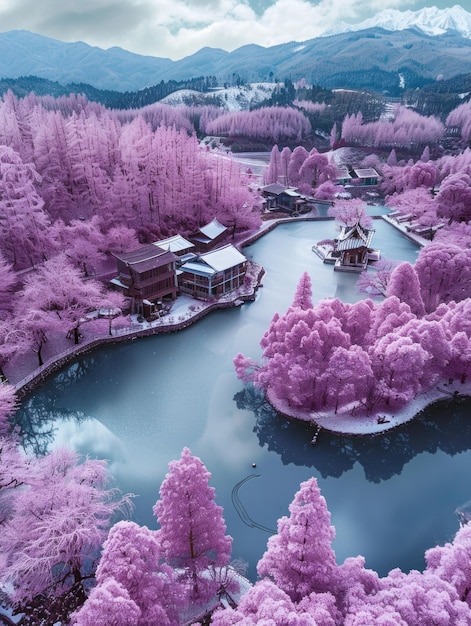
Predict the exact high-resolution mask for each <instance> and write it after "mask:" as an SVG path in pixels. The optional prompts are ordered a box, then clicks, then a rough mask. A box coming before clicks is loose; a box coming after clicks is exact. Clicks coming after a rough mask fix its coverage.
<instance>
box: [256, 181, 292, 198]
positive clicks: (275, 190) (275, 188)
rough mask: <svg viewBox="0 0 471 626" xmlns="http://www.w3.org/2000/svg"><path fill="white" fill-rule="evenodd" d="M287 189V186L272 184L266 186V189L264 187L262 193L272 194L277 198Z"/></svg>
mask: <svg viewBox="0 0 471 626" xmlns="http://www.w3.org/2000/svg"><path fill="white" fill-rule="evenodd" d="M285 189H287V187H286V185H281V184H280V183H271V184H270V185H265V187H262V193H271V194H273V195H275V196H278V195H279V194H280V193H281V192H282V191H284V190H285Z"/></svg>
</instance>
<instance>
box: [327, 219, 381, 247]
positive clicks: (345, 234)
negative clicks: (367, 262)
mask: <svg viewBox="0 0 471 626" xmlns="http://www.w3.org/2000/svg"><path fill="white" fill-rule="evenodd" d="M374 234H375V230H374V229H373V228H371V229H368V228H365V227H364V226H361V225H360V224H359V223H358V222H357V223H356V224H354V225H353V226H342V227H341V230H340V234H339V236H338V238H337V243H336V245H335V249H336V250H338V251H343V250H355V249H356V248H369V247H370V245H371V241H372V239H373V235H374Z"/></svg>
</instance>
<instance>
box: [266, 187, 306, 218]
mask: <svg viewBox="0 0 471 626" xmlns="http://www.w3.org/2000/svg"><path fill="white" fill-rule="evenodd" d="M261 191H262V198H263V200H264V203H265V208H266V209H268V210H270V211H284V212H286V213H303V212H304V211H306V210H308V211H310V210H311V207H310V206H309V207H308V206H307V200H306V198H305V197H304V196H303V195H302V194H300V193H299V192H298V191H296V189H293V188H292V187H286V186H285V185H281V184H280V183H271V184H270V185H266V186H265V187H262V190H261Z"/></svg>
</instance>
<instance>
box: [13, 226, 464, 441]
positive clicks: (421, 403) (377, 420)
mask: <svg viewBox="0 0 471 626" xmlns="http://www.w3.org/2000/svg"><path fill="white" fill-rule="evenodd" d="M377 217H378V218H380V219H383V220H384V221H386V222H387V223H388V224H389V225H390V226H392V227H393V228H396V229H397V230H399V231H400V232H401V233H402V234H403V235H404V236H406V237H407V238H408V239H410V240H412V241H413V242H414V243H416V244H417V245H418V246H420V247H423V246H424V245H425V244H426V243H428V242H427V241H425V240H424V239H423V238H422V237H420V236H415V235H414V234H411V233H409V232H408V231H407V230H406V228H405V227H404V226H403V225H402V224H398V223H396V222H395V221H394V220H393V219H391V218H389V217H388V216H387V215H379V216H377ZM331 219H332V218H330V217H321V216H313V215H310V214H304V215H300V216H297V217H292V216H287V217H277V218H274V219H270V220H266V221H264V222H262V224H261V226H260V227H259V228H258V229H257V231H256V232H252V233H249V234H246V235H245V236H243V237H242V238H241V239H240V240H238V241H235V242H234V245H236V246H237V247H239V248H244V247H247V246H250V245H251V244H253V243H255V242H256V241H257V240H258V239H260V238H261V237H263V236H265V235H266V234H268V233H270V232H271V231H272V230H274V229H275V228H276V227H277V226H279V225H280V224H285V223H290V222H298V221H324V220H331ZM249 266H250V268H251V273H252V276H251V281H250V284H249V285H248V286H247V287H245V288H239V289H238V290H236V291H235V292H231V293H229V294H226V296H223V297H222V298H221V299H219V300H218V301H216V302H205V301H202V300H194V299H193V298H190V297H188V296H181V295H180V296H178V298H177V300H176V301H175V302H176V303H177V304H180V303H181V301H182V300H184V299H185V298H186V299H188V301H189V303H191V304H188V305H187V306H186V308H185V307H184V308H183V310H184V313H183V314H181V315H179V316H178V319H177V321H175V320H174V315H175V312H174V311H173V307H172V309H171V310H170V312H169V314H168V315H167V316H165V317H163V318H160V319H159V320H156V321H154V322H147V323H146V326H145V327H143V325H142V324H138V326H139V327H136V326H135V325H134V326H131V327H128V328H125V329H118V330H116V331H115V332H114V333H113V334H112V335H102V336H98V337H91V338H89V339H88V340H86V341H85V342H84V343H82V344H79V345H74V346H71V347H70V348H68V349H67V350H65V351H62V352H58V353H56V354H54V355H53V356H51V357H50V358H49V359H48V360H47V361H46V362H45V363H44V364H43V365H42V366H41V367H37V368H35V369H34V370H32V371H31V372H30V373H29V374H27V375H26V376H24V377H23V378H21V379H20V380H18V381H16V382H15V383H10V384H12V386H13V387H14V388H15V393H16V396H17V398H18V400H19V401H22V400H24V399H25V398H26V397H27V396H28V395H29V394H30V393H32V392H33V391H34V390H35V389H37V388H38V387H40V386H41V385H42V384H43V383H44V382H45V381H46V380H47V379H48V378H49V377H50V376H52V375H54V374H55V373H56V372H58V371H59V370H60V369H62V368H63V367H66V366H67V365H69V364H72V363H73V362H74V361H75V360H76V359H78V358H80V357H81V356H84V355H87V354H90V353H92V352H94V351H95V350H98V349H100V348H103V347H106V346H109V345H114V344H117V343H122V342H129V341H134V340H136V339H141V338H144V337H149V336H154V335H158V334H163V333H171V332H179V331H181V330H184V329H185V328H188V327H189V326H191V325H193V324H195V323H196V322H197V321H199V320H200V319H202V318H203V317H206V316H207V315H209V314H210V313H212V312H213V311H217V310H220V309H227V308H234V307H238V306H241V305H242V304H244V303H245V302H251V301H254V300H255V297H256V292H257V290H258V289H259V288H260V287H261V286H262V278H263V276H264V275H265V270H264V268H263V267H262V266H261V265H259V264H257V263H255V262H253V261H249ZM195 303H196V304H195ZM190 306H191V308H190ZM447 385H448V383H446V382H445V381H441V382H440V383H438V384H437V385H436V386H435V387H434V388H433V389H431V390H429V391H428V392H426V393H424V394H420V395H419V396H418V397H417V398H416V399H414V400H413V401H412V402H410V403H408V404H407V405H405V406H403V407H399V408H398V409H397V410H395V411H391V412H388V411H386V410H384V409H383V410H381V411H377V412H375V413H373V414H372V415H366V414H362V415H358V416H356V417H355V416H352V415H351V414H350V412H351V411H352V409H353V408H354V406H353V405H351V406H349V407H347V408H346V409H344V411H343V413H342V412H340V413H337V414H334V413H332V412H312V411H311V412H306V411H296V410H294V411H293V407H289V406H288V405H287V403H284V402H281V401H280V400H278V399H277V398H275V397H274V396H273V393H271V394H270V393H269V392H267V393H266V394H265V397H266V399H267V401H268V402H269V403H270V405H271V406H272V407H273V408H274V409H275V410H276V411H277V412H278V413H280V414H281V415H283V416H285V417H286V418H288V419H293V420H299V421H305V422H309V423H311V424H312V425H313V426H315V427H316V428H317V431H318V432H319V431H320V430H325V431H328V432H330V433H333V434H337V435H345V436H375V435H380V434H382V433H385V432H388V431H390V430H393V429H395V428H397V427H398V426H401V425H403V424H406V423H407V422H410V421H412V420H413V419H414V418H415V417H416V416H418V415H419V414H420V413H422V412H423V411H424V410H425V409H426V408H427V407H428V406H430V405H432V404H434V403H435V402H440V401H442V400H446V399H447V397H450V399H452V398H453V397H454V398H460V397H465V398H467V397H471V382H470V383H466V384H464V385H461V384H460V383H454V384H451V385H450V390H443V389H440V386H447ZM462 392H464V393H462ZM314 439H315V438H314ZM313 443H315V441H314V440H313Z"/></svg>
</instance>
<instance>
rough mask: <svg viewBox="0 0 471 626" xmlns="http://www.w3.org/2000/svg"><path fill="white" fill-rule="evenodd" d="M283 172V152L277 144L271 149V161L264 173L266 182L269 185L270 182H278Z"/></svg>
mask: <svg viewBox="0 0 471 626" xmlns="http://www.w3.org/2000/svg"><path fill="white" fill-rule="evenodd" d="M280 174H281V153H280V151H279V149H278V146H277V145H276V144H275V145H274V146H273V148H272V149H271V153H270V162H269V164H268V168H267V169H266V170H265V173H264V181H263V182H264V183H265V185H269V184H270V183H276V182H278V177H279V176H280Z"/></svg>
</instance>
